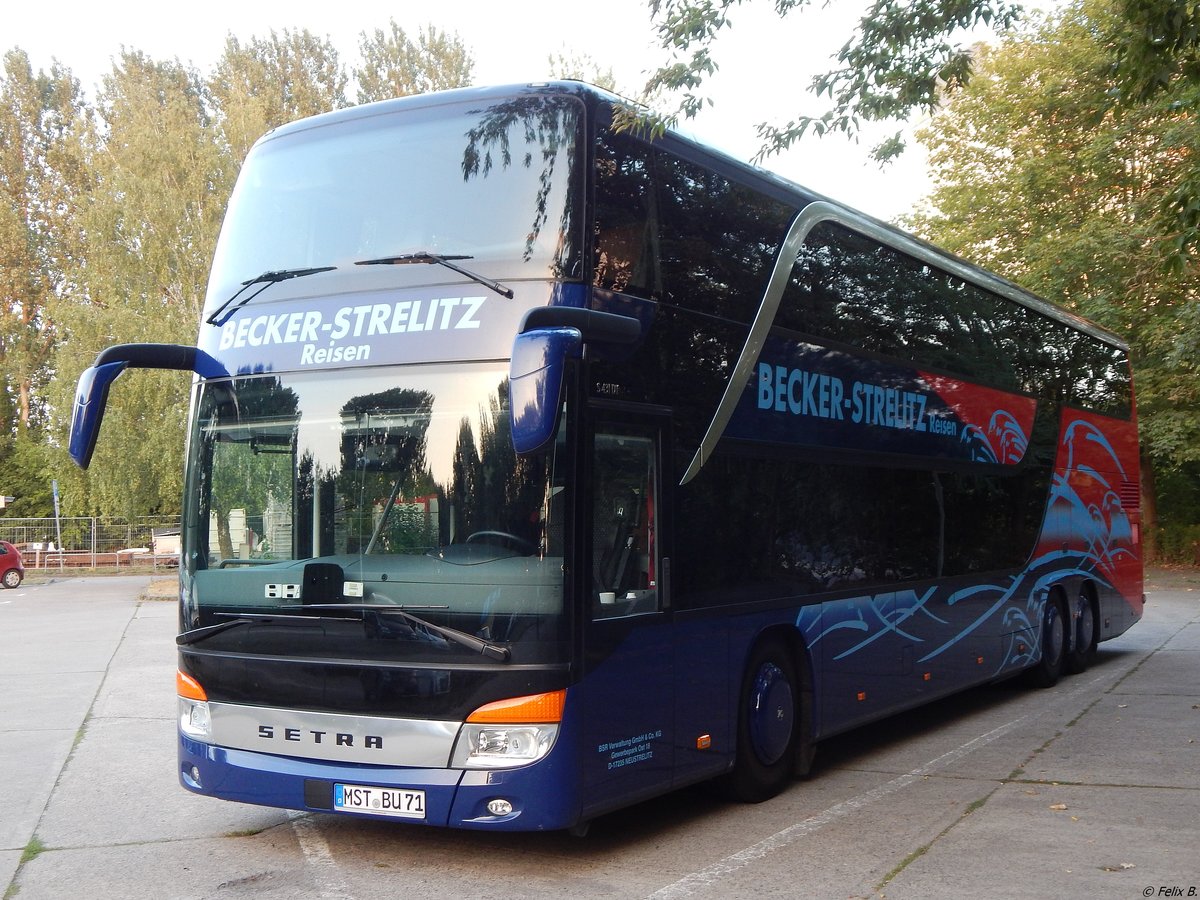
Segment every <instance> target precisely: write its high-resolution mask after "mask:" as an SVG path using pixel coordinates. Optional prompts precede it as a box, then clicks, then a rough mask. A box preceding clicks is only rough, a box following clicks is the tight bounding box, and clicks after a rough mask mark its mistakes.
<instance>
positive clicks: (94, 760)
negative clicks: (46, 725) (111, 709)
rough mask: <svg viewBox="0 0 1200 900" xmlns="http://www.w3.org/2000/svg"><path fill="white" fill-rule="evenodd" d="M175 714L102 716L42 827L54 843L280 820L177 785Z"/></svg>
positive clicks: (107, 841)
mask: <svg viewBox="0 0 1200 900" xmlns="http://www.w3.org/2000/svg"><path fill="white" fill-rule="evenodd" d="M176 740H177V735H176V731H175V720H174V718H173V717H172V718H169V719H101V720H92V721H91V722H90V723H89V724H88V728H87V734H86V735H85V736H84V739H83V741H82V742H81V743H80V745H79V746H78V747H77V748H76V750H75V753H74V755H73V756H72V758H71V763H70V765H69V766H67V768H66V770H65V771H64V772H63V774H62V777H61V778H60V779H59V782H58V785H57V787H56V788H55V790H54V796H53V798H52V799H51V801H50V804H49V806H47V808H46V813H45V815H44V816H43V817H42V821H41V824H40V825H39V826H38V836H39V837H40V838H41V839H42V841H43V842H44V843H45V844H46V845H47V846H48V847H87V846H103V845H112V844H133V843H140V842H149V841H155V840H165V841H178V840H186V839H191V838H203V837H211V836H214V835H222V834H228V833H231V832H241V831H246V830H250V831H258V830H261V829H263V828H268V827H271V826H274V825H278V824H279V823H280V822H282V821H284V820H285V819H286V816H287V814H286V813H285V812H282V811H280V810H274V809H266V808H263V807H255V806H242V805H239V804H233V803H225V802H222V801H219V800H214V799H212V798H210V797H197V796H195V795H193V794H190V793H188V792H187V791H185V790H184V789H183V788H182V787H180V786H179V782H178V778H177V776H176V774H175V765H174V760H173V753H174V748H175V742H176Z"/></svg>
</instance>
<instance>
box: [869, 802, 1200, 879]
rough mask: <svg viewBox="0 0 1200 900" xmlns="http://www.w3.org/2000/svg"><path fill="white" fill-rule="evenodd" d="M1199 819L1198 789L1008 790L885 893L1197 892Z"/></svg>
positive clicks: (945, 838)
mask: <svg viewBox="0 0 1200 900" xmlns="http://www.w3.org/2000/svg"><path fill="white" fill-rule="evenodd" d="M1056 807H1064V808H1062V809H1058V808H1056ZM1195 811H1196V794H1195V792H1194V791H1181V790H1160V789H1154V790H1146V789H1139V788H1095V787H1075V786H1067V785H1058V786H1029V785H1021V784H1011V785H1006V786H1005V787H1004V788H1002V789H1001V790H1000V791H998V792H997V793H996V794H995V795H994V796H993V797H992V798H991V799H990V800H989V801H988V802H987V803H986V804H985V805H984V806H983V807H982V808H981V809H980V810H977V811H976V812H974V813H972V814H971V815H970V816H968V817H966V818H964V819H963V821H962V823H961V824H959V825H958V826H957V827H955V828H953V829H952V830H951V831H950V832H948V833H947V834H945V835H944V836H942V837H941V838H940V839H939V840H938V841H937V842H936V843H935V845H934V846H933V847H931V848H930V849H929V850H928V852H926V853H925V854H923V855H922V856H920V857H919V858H917V859H915V860H914V861H913V862H912V863H911V864H910V865H908V866H907V867H906V868H905V869H904V871H903V872H901V873H900V874H899V875H897V876H896V878H895V879H893V880H892V881H891V882H890V883H889V884H888V885H887V887H886V889H885V890H884V894H885V895H886V897H887V898H888V900H903V898H910V897H911V898H921V900H924V898H928V897H950V896H961V885H963V884H970V885H974V886H976V887H978V888H980V889H981V890H982V889H983V887H984V886H990V890H991V891H993V892H994V893H995V895H996V896H1003V897H1006V898H1013V900H1018V898H1026V897H1028V898H1031V900H1034V898H1039V900H1040V898H1045V897H1051V896H1053V897H1140V896H1143V890H1144V889H1145V888H1146V887H1147V886H1153V887H1154V889H1155V891H1157V888H1158V886H1160V885H1183V886H1185V890H1186V886H1190V885H1196V884H1197V860H1196V847H1197V846H1200V824H1198V823H1197V820H1196V813H1195ZM1032 873H1037V874H1036V875H1034V874H1032ZM1150 896H1157V894H1151V895H1150Z"/></svg>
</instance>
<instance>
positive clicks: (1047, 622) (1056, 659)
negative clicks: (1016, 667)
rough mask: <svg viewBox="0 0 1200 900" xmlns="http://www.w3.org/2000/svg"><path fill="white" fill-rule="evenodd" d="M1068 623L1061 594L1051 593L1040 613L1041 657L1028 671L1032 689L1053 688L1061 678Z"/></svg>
mask: <svg viewBox="0 0 1200 900" xmlns="http://www.w3.org/2000/svg"><path fill="white" fill-rule="evenodd" d="M1070 622H1071V619H1069V618H1068V617H1067V604H1066V602H1065V601H1064V599H1063V596H1062V594H1060V593H1059V592H1058V591H1057V590H1056V591H1053V592H1051V594H1050V596H1049V598H1047V600H1046V606H1045V609H1044V610H1043V612H1042V656H1041V659H1039V660H1038V662H1037V664H1036V665H1035V666H1034V667H1033V668H1032V669H1030V671H1029V679H1030V681H1031V682H1032V683H1033V685H1034V687H1039V688H1050V687H1054V685H1056V684H1058V680H1059V678H1061V677H1062V675H1063V671H1064V670H1065V668H1066V661H1067V650H1068V643H1067V639H1068V632H1067V629H1068V628H1069V627H1070Z"/></svg>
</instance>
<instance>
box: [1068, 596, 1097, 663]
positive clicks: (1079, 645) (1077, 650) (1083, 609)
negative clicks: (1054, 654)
mask: <svg viewBox="0 0 1200 900" xmlns="http://www.w3.org/2000/svg"><path fill="white" fill-rule="evenodd" d="M1071 613H1072V615H1071V649H1070V651H1069V652H1068V653H1067V671H1068V672H1070V673H1071V674H1072V675H1074V674H1078V673H1079V672H1082V671H1084V670H1085V669H1086V668H1087V667H1088V666H1090V665H1091V664H1092V660H1093V659H1094V658H1095V656H1096V612H1095V608H1094V607H1093V606H1092V598H1091V595H1090V594H1089V593H1088V591H1087V589H1086V588H1081V589H1080V591H1079V596H1077V597H1076V598H1075V608H1074V609H1073V610H1071Z"/></svg>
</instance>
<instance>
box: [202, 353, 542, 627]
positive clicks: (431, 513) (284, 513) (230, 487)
mask: <svg viewBox="0 0 1200 900" xmlns="http://www.w3.org/2000/svg"><path fill="white" fill-rule="evenodd" d="M509 428H510V426H509V412H508V381H507V366H504V365H500V364H492V363H489V364H476V365H454V366H448V365H432V366H412V367H404V368H391V369H386V370H384V369H357V370H345V371H340V372H331V371H323V372H319V373H318V372H313V373H298V374H269V375H252V376H244V377H240V378H235V379H226V380H210V381H207V382H204V383H203V384H202V385H201V386H200V388H199V389H198V398H197V408H196V414H195V418H194V424H193V429H192V436H191V452H190V458H191V463H192V471H191V476H190V480H189V491H188V497H189V504H188V505H189V514H188V515H187V517H186V521H187V528H186V529H185V531H186V537H185V540H186V544H187V545H186V548H185V553H186V555H187V565H188V569H189V574H190V582H191V596H190V598H189V600H188V603H189V604H190V606H191V617H190V618H191V621H190V623H188V624H189V625H190V627H207V626H208V625H210V624H219V623H220V621H221V618H220V616H221V615H222V614H225V615H226V616H228V615H229V614H230V612H231V611H232V612H237V613H241V614H247V613H259V614H263V613H265V612H268V611H274V612H277V611H280V610H287V609H292V610H299V609H302V608H304V607H309V606H316V607H318V608H321V607H328V606H330V605H357V607H359V608H369V607H386V606H402V607H405V608H407V609H413V610H418V611H431V612H428V613H427V612H420V613H419V614H420V615H422V616H424V617H426V618H438V620H439V621H440V622H441V624H442V625H448V626H452V627H459V626H460V625H463V624H470V626H471V627H469V628H468V629H466V630H468V631H469V633H471V634H475V633H476V632H478V631H479V627H478V626H477V623H478V622H480V621H484V620H491V619H492V618H495V617H503V618H504V620H505V622H510V623H511V622H512V621H516V620H517V619H519V618H520V617H522V616H526V617H529V616H531V617H534V618H537V617H544V616H547V615H549V616H552V617H553V616H557V614H558V613H559V612H560V611H561V603H562V546H561V544H562V538H561V534H562V530H561V516H562V512H561V507H562V502H563V499H564V498H563V497H562V496H561V494H562V490H563V484H562V475H561V472H556V467H555V461H556V459H557V458H558V457H559V455H560V454H559V453H558V452H557V451H556V447H555V446H554V445H551V446H550V448H549V449H548V451H547V452H546V453H544V454H541V455H535V456H529V457H518V456H517V455H516V453H515V452H514V451H513V448H512V441H511V437H510V433H509ZM313 561H318V562H320V563H322V564H324V565H321V566H317V567H315V569H314V568H313V567H312V566H311V564H312V562H313ZM314 571H319V572H320V573H321V578H323V579H326V580H331V584H329V585H328V586H326V587H322V586H321V585H319V584H318V585H317V586H316V587H314V586H313V584H312V580H313V579H312V573H313V572H314ZM330 572H332V573H334V574H333V575H332V576H330V575H329V573H330ZM306 573H307V574H306ZM309 611H310V612H311V610H309ZM493 637H494V638H495V639H498V640H503V639H505V636H504V635H502V634H496V633H494V626H493Z"/></svg>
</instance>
